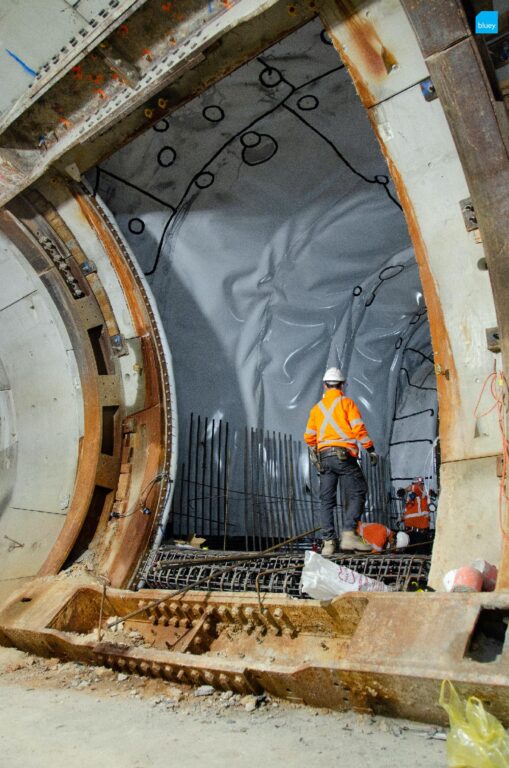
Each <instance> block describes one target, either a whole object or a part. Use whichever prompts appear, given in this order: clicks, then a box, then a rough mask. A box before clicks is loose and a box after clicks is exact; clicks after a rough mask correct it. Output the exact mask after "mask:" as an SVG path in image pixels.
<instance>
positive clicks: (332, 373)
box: [322, 368, 345, 381]
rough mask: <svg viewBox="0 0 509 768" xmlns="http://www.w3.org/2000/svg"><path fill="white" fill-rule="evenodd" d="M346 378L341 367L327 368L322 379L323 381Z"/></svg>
mask: <svg viewBox="0 0 509 768" xmlns="http://www.w3.org/2000/svg"><path fill="white" fill-rule="evenodd" d="M344 380H345V377H344V376H343V374H342V372H341V370H340V369H339V368H327V370H326V371H325V373H324V375H323V379H322V381H344Z"/></svg>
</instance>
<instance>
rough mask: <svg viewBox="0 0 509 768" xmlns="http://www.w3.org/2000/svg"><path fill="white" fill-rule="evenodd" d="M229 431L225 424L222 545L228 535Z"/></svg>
mask: <svg viewBox="0 0 509 768" xmlns="http://www.w3.org/2000/svg"><path fill="white" fill-rule="evenodd" d="M229 431H230V427H229V424H228V422H227V421H226V422H225V425H224V475H223V477H224V482H223V488H224V492H223V527H224V534H223V544H224V545H225V548H226V544H225V542H226V541H227V535H228V530H227V529H228V525H227V523H228V481H229V466H228V456H229V450H230V446H229Z"/></svg>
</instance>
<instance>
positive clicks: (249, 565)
mask: <svg viewBox="0 0 509 768" xmlns="http://www.w3.org/2000/svg"><path fill="white" fill-rule="evenodd" d="M237 555H238V556H239V557H240V556H243V557H245V553H240V552H239V553H235V552H231V553H228V555H227V556H226V557H230V556H231V559H228V560H226V559H225V553H224V552H210V551H207V552H204V551H200V550H194V551H191V550H184V551H183V550H182V549H178V548H176V547H163V548H161V549H160V550H159V551H158V553H157V556H156V559H155V561H154V563H153V564H152V566H151V567H150V568H149V569H148V570H147V571H146V573H145V574H144V579H145V581H146V586H147V587H152V588H154V589H157V588H158V589H181V588H183V587H192V585H193V584H194V583H195V582H197V581H199V580H202V579H206V578H207V577H209V582H208V589H209V590H210V591H219V592H245V591H248V592H250V591H255V590H256V589H257V579H258V588H259V589H260V591H262V592H273V593H276V594H286V595H289V596H291V597H306V595H303V594H302V593H301V592H300V587H299V584H300V576H301V570H302V567H303V565H304V554H303V553H289V554H271V555H266V556H261V557H257V558H255V559H254V560H248V561H246V560H245V561H239V562H238V564H237V567H236V568H234V569H233V570H230V571H228V572H227V573H224V572H223V571H224V570H225V569H226V568H228V567H229V566H232V565H234V564H235V558H236V556H237ZM218 558H220V560H219V562H217V563H215V562H214V560H216V559H218ZM331 559H332V560H333V561H335V562H338V563H339V562H340V563H341V565H345V566H346V567H347V568H351V569H352V570H354V571H357V573H361V574H363V575H366V576H369V577H370V578H372V579H379V580H380V581H383V582H384V584H387V585H388V586H390V587H391V589H392V590H394V591H406V590H408V589H409V588H411V585H414V584H416V585H418V586H420V587H423V586H425V585H426V583H427V579H428V574H429V569H430V564H431V557H430V556H429V555H398V554H395V555H336V556H334V557H333V558H331ZM193 561H196V563H194V562H193ZM203 588H204V587H203V586H202V587H200V589H203Z"/></svg>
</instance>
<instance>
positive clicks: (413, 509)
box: [403, 482, 429, 529]
mask: <svg viewBox="0 0 509 768" xmlns="http://www.w3.org/2000/svg"><path fill="white" fill-rule="evenodd" d="M406 490H407V493H412V494H415V498H414V499H409V498H408V497H407V502H406V504H405V511H404V512H403V523H404V525H405V528H422V529H426V528H429V507H428V497H427V495H426V491H425V488H424V483H420V482H416V483H412V485H410V486H409V487H408V488H407V489H406Z"/></svg>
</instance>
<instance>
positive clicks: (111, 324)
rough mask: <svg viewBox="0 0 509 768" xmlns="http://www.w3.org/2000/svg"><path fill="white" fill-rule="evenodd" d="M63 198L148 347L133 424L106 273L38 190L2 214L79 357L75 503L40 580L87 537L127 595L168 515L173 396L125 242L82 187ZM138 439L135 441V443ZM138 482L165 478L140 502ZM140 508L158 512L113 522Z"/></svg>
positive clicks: (99, 562)
mask: <svg viewBox="0 0 509 768" xmlns="http://www.w3.org/2000/svg"><path fill="white" fill-rule="evenodd" d="M57 183H59V182H58V180H57ZM63 194H64V199H67V200H74V202H75V203H76V214H78V212H79V215H81V216H83V217H84V219H85V220H86V221H87V222H88V224H89V227H90V229H91V230H92V231H93V232H96V233H97V236H98V237H99V238H100V241H101V242H102V243H103V245H104V247H105V248H106V249H107V254H108V259H109V262H110V264H111V265H112V267H113V268H114V270H115V273H116V276H117V278H118V280H119V283H120V285H121V286H122V289H123V292H124V295H125V297H126V301H127V306H128V311H129V313H130V316H131V318H132V322H133V325H134V333H135V337H136V338H137V339H139V340H140V343H141V351H142V359H141V364H142V368H143V379H142V381H143V388H144V394H143V407H142V409H141V410H140V411H139V412H136V413H129V415H128V416H126V414H125V405H124V403H123V397H122V389H121V387H120V381H119V379H120V372H119V362H118V361H119V355H122V354H123V353H124V351H123V349H122V346H123V344H124V343H125V342H124V340H123V339H122V335H121V334H120V330H119V326H118V323H117V320H116V318H115V314H114V312H113V309H112V306H111V302H110V300H109V297H108V294H107V292H106V290H105V288H104V285H103V283H102V281H101V269H100V268H99V269H97V270H95V269H94V270H93V271H91V272H90V273H87V272H86V271H84V270H83V265H87V264H88V260H87V255H86V254H85V252H84V250H83V249H82V247H81V245H80V243H79V237H77V236H75V234H74V232H72V231H71V229H69V226H68V225H67V224H66V223H65V222H64V221H63V219H62V218H61V216H60V215H59V213H58V211H57V209H56V208H55V207H54V206H53V205H52V203H51V202H50V201H49V200H48V199H47V197H45V196H44V195H43V194H42V193H41V192H40V191H37V190H35V189H34V190H30V191H29V192H28V193H27V194H26V195H25V196H20V197H18V198H16V200H15V201H13V202H12V203H10V204H9V205H8V206H7V208H5V209H4V210H2V211H0V228H1V229H2V231H3V232H4V234H6V235H7V236H8V237H9V239H10V240H11V242H12V243H13V244H14V245H16V246H17V247H18V248H19V249H20V250H21V252H22V253H24V255H25V257H26V258H27V260H28V261H29V263H30V264H31V265H32V267H33V268H34V269H35V271H36V273H37V274H38V276H39V278H40V280H41V281H42V282H43V284H44V285H45V286H46V288H47V289H48V291H49V293H50V296H51V297H52V300H53V302H54V304H55V306H56V307H57V310H58V312H59V313H60V315H61V317H62V318H63V320H64V322H65V325H66V328H67V329H68V332H69V334H70V337H71V340H72V344H73V349H74V350H75V353H76V357H77V365H78V371H79V376H80V388H81V392H82V393H83V408H84V433H83V437H82V440H81V450H80V454H79V462H78V466H77V471H76V480H75V485H74V491H73V497H72V499H71V502H70V506H69V510H68V513H67V515H66V519H65V523H64V525H63V528H62V530H61V531H60V533H59V535H58V537H57V540H56V541H55V543H54V545H53V548H52V550H51V552H50V553H49V555H48V557H47V559H46V561H45V563H44V564H43V565H42V567H41V569H40V571H39V575H40V576H47V575H50V574H55V573H58V571H59V570H60V569H61V568H62V567H63V566H64V565H65V564H66V565H69V564H70V562H71V561H72V559H74V558H73V548H74V547H75V545H76V542H79V541H80V535H82V532H83V533H84V534H86V537H87V544H88V545H89V546H90V548H91V549H92V550H93V551H94V556H95V560H94V569H95V570H96V572H98V573H102V574H103V575H104V576H105V577H106V578H107V579H108V580H109V582H110V583H111V584H113V585H117V586H126V585H127V584H129V583H130V581H131V580H132V579H133V578H134V577H135V575H136V573H137V570H138V568H139V566H140V563H141V560H142V558H143V556H144V555H145V553H146V551H147V550H148V549H150V547H151V545H152V542H153V540H154V537H155V536H156V535H157V533H158V531H159V530H160V527H161V517H162V516H163V515H164V514H165V513H167V509H168V506H169V494H170V491H171V486H170V480H171V479H172V474H173V473H172V472H171V457H172V453H174V448H175V445H174V444H173V445H172V442H173V435H172V428H174V425H172V421H171V413H172V408H171V399H172V397H173V394H172V392H171V391H170V389H171V388H170V379H169V373H168V367H167V362H166V361H165V356H164V350H163V348H162V342H161V338H160V336H159V331H158V327H157V324H156V322H155V318H154V315H153V314H152V313H151V311H150V310H149V306H150V304H149V301H148V299H147V296H146V293H145V288H144V284H143V282H142V280H141V279H140V278H139V277H138V275H137V272H136V270H135V268H134V266H133V264H132V262H131V260H130V257H129V254H128V253H127V251H126V249H125V246H124V244H123V242H122V240H121V239H120V238H119V236H118V234H117V232H116V230H114V229H113V228H112V227H111V224H110V222H109V220H108V218H107V216H106V215H105V214H104V212H103V211H102V209H101V207H100V204H99V203H98V201H96V200H95V199H94V198H92V196H91V195H90V194H89V193H88V192H87V190H86V189H85V188H84V187H82V186H80V185H77V184H72V185H68V184H64V185H63ZM92 327H101V328H102V331H101V335H100V341H99V345H100V348H101V354H102V356H103V359H104V366H105V372H104V373H103V372H99V371H98V368H97V363H96V355H95V353H94V350H93V347H92V344H91V339H90V336H89V334H88V330H89V329H90V328H92ZM108 407H111V408H114V409H115V415H114V419H113V425H112V426H111V427H110V426H109V425H107V424H106V423H105V421H104V418H105V410H104V409H105V408H108ZM107 429H111V432H112V434H111V441H112V448H111V450H108V451H107V452H106V451H104V450H103V449H102V442H103V440H102V439H103V436H104V434H105V430H107ZM137 433H138V435H137ZM142 434H144V440H142V439H141V435H142ZM133 436H135V437H138V440H137V441H136V439H135V440H133V439H132V438H133ZM48 439H50V438H49V436H48ZM135 474H136V475H137V476H141V486H142V488H145V487H146V486H147V485H149V484H150V482H151V480H152V478H154V477H155V476H158V475H160V476H161V480H160V482H158V483H157V484H155V483H154V484H153V485H152V486H151V487H149V489H148V492H147V495H146V496H144V498H143V499H138V498H136V496H134V497H133V494H132V493H131V490H130V478H131V476H132V475H135ZM97 487H99V488H101V489H105V490H106V491H107V494H106V496H105V499H104V502H103V503H102V505H101V509H95V508H94V503H95V498H94V490H95V489H96V488H97ZM141 501H143V504H144V505H146V506H147V507H150V508H153V514H152V515H143V514H141V512H139V513H137V514H133V515H129V516H128V517H126V518H122V517H119V518H117V519H112V518H111V513H112V512H115V511H118V513H119V514H121V515H122V514H124V513H125V512H126V511H127V510H128V509H131V508H132V507H133V506H134V508H135V509H136V508H137V506H139V504H140V503H141ZM85 548H86V547H85ZM70 557H71V561H70V560H69V558H70Z"/></svg>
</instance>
